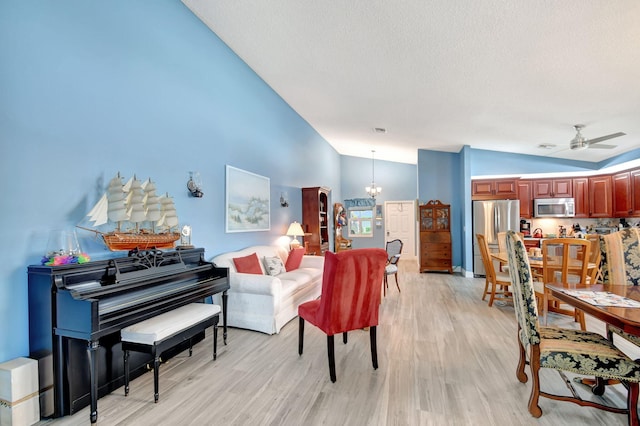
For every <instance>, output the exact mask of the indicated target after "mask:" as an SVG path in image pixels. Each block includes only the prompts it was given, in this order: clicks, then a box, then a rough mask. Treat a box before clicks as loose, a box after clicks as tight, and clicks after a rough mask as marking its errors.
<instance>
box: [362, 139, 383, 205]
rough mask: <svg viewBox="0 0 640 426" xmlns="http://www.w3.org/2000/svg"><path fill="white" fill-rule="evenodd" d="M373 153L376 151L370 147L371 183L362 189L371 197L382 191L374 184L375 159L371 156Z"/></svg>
mask: <svg viewBox="0 0 640 426" xmlns="http://www.w3.org/2000/svg"><path fill="white" fill-rule="evenodd" d="M375 153H376V151H375V150H373V149H372V150H371V185H370V186H367V187H365V188H364V190H365V191H366V192H367V194H368V195H369V196H370V197H371V198H376V196H378V195H379V194H380V193H381V192H382V188H381V187H379V186H377V185H376V179H375V160H374V158H373V156H374V154H375Z"/></svg>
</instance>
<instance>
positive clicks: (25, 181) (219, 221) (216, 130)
mask: <svg viewBox="0 0 640 426" xmlns="http://www.w3.org/2000/svg"><path fill="white" fill-rule="evenodd" d="M0 54H1V55H2V56H1V57H2V60H0V177H1V179H0V191H1V193H2V194H3V197H2V201H1V202H0V203H1V204H0V207H1V209H2V215H1V216H0V217H1V218H2V223H3V234H2V235H3V239H2V242H3V244H2V245H1V246H0V255H1V256H2V262H1V263H0V324H3V327H2V331H1V332H0V362H3V361H5V360H8V359H12V358H15V357H17V356H25V355H28V353H29V347H28V306H27V275H26V266H27V265H29V264H37V263H39V261H40V258H41V256H42V255H43V254H44V252H45V249H46V245H47V238H48V236H49V232H50V230H52V229H56V228H62V227H73V226H74V225H76V224H78V223H79V222H81V221H82V220H83V218H84V215H85V214H86V213H87V212H88V211H89V209H90V207H91V206H92V205H93V203H95V202H96V200H97V199H98V198H99V196H100V195H101V193H102V191H103V190H104V187H105V185H106V183H107V182H108V181H109V179H111V177H113V176H114V175H115V174H116V173H117V172H120V173H121V174H122V175H123V176H125V177H127V178H128V177H130V176H131V175H133V174H134V173H135V174H137V176H138V177H139V178H141V179H146V178H147V177H151V178H152V179H153V180H154V181H155V182H156V184H157V186H158V190H159V192H161V193H162V192H168V193H169V194H171V195H172V196H173V197H174V201H175V203H176V207H177V210H178V214H179V216H180V221H181V223H182V224H189V225H191V226H192V227H193V243H194V244H195V245H196V246H199V247H204V248H205V250H206V252H207V256H208V257H213V256H214V255H216V254H218V253H221V252H224V251H229V250H234V249H238V248H242V247H246V246H248V245H252V244H271V243H273V242H275V241H276V240H277V239H278V238H280V237H281V236H282V235H283V234H284V233H285V231H286V229H287V226H288V225H289V223H290V222H291V221H293V220H298V221H300V220H301V211H302V209H301V193H300V188H301V187H306V186H320V185H321V186H328V187H330V188H331V189H332V193H331V199H332V202H339V201H342V200H344V199H349V198H360V197H363V196H364V186H366V185H367V184H369V182H370V178H371V174H370V173H371V160H370V159H367V158H356V157H349V156H340V155H338V154H337V153H336V151H335V150H334V149H333V148H332V147H331V146H330V145H329V144H328V143H327V142H326V141H325V140H324V139H323V138H322V137H320V136H319V135H318V134H317V133H316V132H315V131H314V130H313V128H311V127H310V126H309V125H308V123H306V122H305V121H304V120H303V119H302V118H301V117H300V116H298V114H296V113H295V111H293V110H292V109H291V108H290V107H289V106H288V105H287V104H286V103H285V102H284V101H283V100H282V99H281V98H280V97H278V96H277V95H276V94H275V93H274V92H273V91H272V90H271V89H270V88H269V87H268V86H267V85H266V84H265V83H264V82H263V81H262V80H261V79H260V78H259V77H257V76H256V75H255V73H254V72H253V71H252V70H251V69H249V68H248V67H247V66H246V64H244V63H243V62H242V61H241V60H240V59H239V58H238V57H237V56H236V55H235V54H234V53H233V52H231V51H230V50H229V49H228V48H227V47H226V46H225V45H224V43H222V42H221V41H220V40H219V39H218V38H217V37H216V36H215V35H214V34H213V33H212V32H211V31H210V30H209V29H208V28H206V27H205V26H204V25H203V24H202V23H201V22H200V20H198V19H197V18H196V17H195V16H194V15H193V14H192V13H191V12H190V11H189V10H188V9H187V8H186V7H185V6H184V5H183V4H182V3H180V2H179V1H178V0H154V1H142V2H130V1H125V0H115V1H111V2H86V1H81V0H69V1H66V2H63V3H60V2H48V1H30V2H22V1H18V0H11V1H3V2H0ZM418 157H419V161H418V165H417V166H416V165H410V164H402V163H392V162H387V161H383V160H377V159H376V162H375V171H376V182H378V183H379V184H380V185H381V186H382V188H383V192H382V195H381V196H380V197H378V200H377V202H378V204H384V201H387V200H389V201H391V200H413V199H416V198H418V199H419V200H420V202H425V201H428V200H429V199H440V200H441V201H443V202H449V203H451V205H452V219H453V221H452V231H453V239H454V240H453V245H454V264H455V265H456V266H459V265H462V267H463V268H465V269H467V270H471V269H472V268H471V265H472V258H471V247H472V245H471V237H470V235H471V228H470V223H471V222H470V220H471V213H470V209H471V207H470V200H471V195H470V179H471V176H478V175H484V174H501V173H515V174H520V173H538V172H543V171H550V172H562V171H580V170H594V169H595V170H597V169H599V168H601V167H605V166H611V165H614V164H617V163H619V162H623V161H629V160H632V159H635V158H638V157H640V150H636V151H633V152H632V153H628V154H625V155H623V156H620V157H618V158H616V159H612V160H610V161H607V162H602V163H600V164H596V165H594V164H592V163H581V162H566V161H561V160H553V159H549V158H547V157H534V158H532V157H530V156H518V155H513V154H504V153H499V152H498V153H496V152H493V151H482V150H474V149H471V148H469V147H465V148H464V149H463V150H462V151H461V152H460V153H457V154H452V153H442V152H434V151H422V150H421V151H419V152H418ZM226 164H229V165H232V166H234V167H238V168H241V169H244V170H248V171H250V172H253V173H257V174H260V175H263V176H267V177H269V178H270V182H271V230H270V231H268V232H248V233H234V234H226V233H225V232H224V204H225V192H224V191H225V165H226ZM189 171H199V172H200V174H201V177H202V181H203V190H204V193H205V195H204V198H202V199H196V198H190V197H189V196H188V195H187V190H186V182H187V180H188V177H189ZM418 188H419V190H418ZM281 192H287V193H288V195H289V207H288V208H282V207H280V205H279V197H280V193H281ZM78 234H79V236H80V237H81V244H82V247H83V249H84V250H85V251H87V252H88V253H89V254H90V255H91V256H92V257H93V258H94V259H97V258H104V257H110V256H114V253H110V252H108V251H106V250H105V249H104V246H103V245H102V244H101V243H99V242H97V241H95V239H94V238H93V237H92V236H91V234H88V233H85V232H83V231H78ZM383 245H384V228H382V229H377V228H376V229H375V232H374V238H372V239H365V238H361V239H356V241H354V246H355V247H370V246H373V247H382V246H383Z"/></svg>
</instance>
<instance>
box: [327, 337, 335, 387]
mask: <svg viewBox="0 0 640 426" xmlns="http://www.w3.org/2000/svg"><path fill="white" fill-rule="evenodd" d="M327 355H328V356H329V377H330V378H331V381H332V382H333V383H335V382H336V358H335V352H334V350H333V335H331V336H327Z"/></svg>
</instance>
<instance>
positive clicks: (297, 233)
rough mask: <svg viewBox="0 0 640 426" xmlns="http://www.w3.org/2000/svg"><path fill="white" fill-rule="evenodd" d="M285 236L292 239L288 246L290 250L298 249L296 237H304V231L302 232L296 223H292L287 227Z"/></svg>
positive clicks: (298, 242) (298, 244)
mask: <svg viewBox="0 0 640 426" xmlns="http://www.w3.org/2000/svg"><path fill="white" fill-rule="evenodd" d="M287 235H288V236H290V237H293V241H291V244H290V247H291V249H292V250H293V249H294V248H298V247H300V241H298V239H297V238H296V237H302V236H303V235H304V231H303V230H302V226H300V224H299V223H298V222H293V223H292V224H291V225H289V229H288V230H287Z"/></svg>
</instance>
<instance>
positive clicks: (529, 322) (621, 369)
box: [507, 231, 640, 425]
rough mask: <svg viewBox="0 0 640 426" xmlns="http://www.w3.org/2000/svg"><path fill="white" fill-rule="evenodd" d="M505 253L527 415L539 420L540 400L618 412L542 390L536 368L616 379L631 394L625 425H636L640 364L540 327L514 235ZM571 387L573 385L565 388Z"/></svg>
mask: <svg viewBox="0 0 640 426" xmlns="http://www.w3.org/2000/svg"><path fill="white" fill-rule="evenodd" d="M507 253H508V256H509V274H510V276H511V284H512V292H513V298H514V307H515V312H516V319H517V321H518V337H519V340H518V341H519V345H518V346H519V352H520V360H519V362H518V367H517V370H516V377H517V378H518V380H520V382H522V383H526V382H527V380H528V378H527V375H526V373H525V371H524V370H525V366H526V365H527V350H528V352H529V356H528V358H529V362H528V363H529V366H530V369H531V376H532V387H531V397H530V398H529V412H530V413H531V415H532V416H534V417H540V416H541V415H542V409H541V408H540V406H539V405H538V399H539V397H540V396H543V397H546V398H550V399H555V400H561V401H570V402H574V403H576V404H579V405H583V406H590V407H595V408H599V409H602V410H606V411H613V412H619V409H618V408H616V407H610V406H607V405H604V404H601V403H598V402H595V401H591V400H583V399H580V398H579V397H578V396H577V393H575V391H574V390H573V389H571V390H572V394H573V395H576V396H575V397H568V396H566V395H555V394H551V393H547V392H544V391H541V390H540V378H539V371H540V368H552V369H555V370H559V371H569V372H572V373H575V374H580V375H585V376H595V377H597V378H601V379H615V380H620V381H622V382H626V384H627V385H628V389H629V396H628V398H627V404H628V405H627V410H626V411H625V412H626V413H627V414H628V416H629V424H636V425H637V424H638V413H637V406H638V382H640V364H638V363H636V362H635V361H633V360H631V359H630V358H629V357H627V356H626V355H625V354H624V353H622V352H621V351H620V350H618V349H617V348H616V347H615V346H614V345H613V344H612V343H611V342H610V341H609V340H607V339H605V338H604V337H603V336H601V335H599V334H597V333H593V332H590V331H583V330H573V329H562V328H557V327H541V326H540V325H539V323H538V314H537V312H538V311H537V307H536V298H535V295H534V290H533V280H532V276H531V267H530V265H529V258H528V257H527V252H526V249H525V247H524V243H523V242H522V240H520V238H518V236H517V235H516V234H515V232H513V231H509V233H508V234H507ZM565 383H566V384H567V386H569V387H571V382H565Z"/></svg>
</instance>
